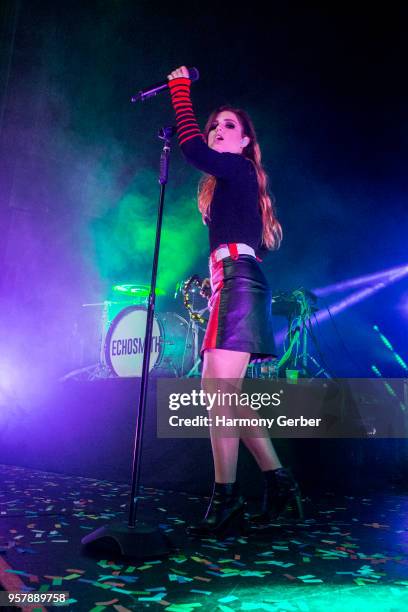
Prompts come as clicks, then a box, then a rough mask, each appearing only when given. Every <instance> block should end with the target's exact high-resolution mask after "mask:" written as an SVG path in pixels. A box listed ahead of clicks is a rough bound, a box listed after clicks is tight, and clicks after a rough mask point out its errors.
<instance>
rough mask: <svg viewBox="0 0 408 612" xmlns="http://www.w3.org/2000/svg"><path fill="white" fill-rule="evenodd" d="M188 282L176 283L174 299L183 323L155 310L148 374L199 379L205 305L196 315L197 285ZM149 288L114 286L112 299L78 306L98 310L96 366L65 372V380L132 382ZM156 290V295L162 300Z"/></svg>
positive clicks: (139, 370) (139, 359) (138, 360)
mask: <svg viewBox="0 0 408 612" xmlns="http://www.w3.org/2000/svg"><path fill="white" fill-rule="evenodd" d="M196 278H197V277H194V282H192V278H189V279H188V280H187V281H182V282H180V283H178V285H177V288H176V293H175V295H174V297H175V298H177V297H178V295H179V293H181V294H182V296H183V302H184V305H185V306H186V308H187V313H188V319H186V318H184V317H183V316H181V315H180V314H178V313H177V312H168V311H167V312H155V315H154V320H153V334H152V347H151V354H150V366H149V370H150V372H151V375H153V376H155V375H156V376H165V377H181V376H186V377H190V376H198V375H199V367H200V355H199V350H200V340H201V336H202V334H203V333H204V331H205V325H206V317H205V313H206V312H207V311H208V307H207V305H205V306H204V307H202V308H201V310H199V311H196V310H195V308H196V304H197V302H200V306H203V304H204V302H205V303H206V300H204V298H199V297H198V296H199V290H200V283H199V282H196ZM149 289H150V288H149V286H148V285H140V284H121V285H114V287H113V298H112V299H110V300H105V301H103V302H95V303H87V304H82V306H83V308H87V309H99V310H101V314H100V322H99V333H98V336H99V351H98V354H99V360H98V363H96V364H92V365H91V366H87V367H84V368H79V369H77V370H74V371H72V372H69V373H68V374H66V375H65V376H64V377H63V378H62V379H61V380H67V379H68V378H78V379H82V378H86V379H87V380H94V379H100V378H116V377H119V378H129V377H130V378H133V377H139V376H141V374H142V364H143V354H144V335H145V328H146V317H147V299H148V296H149ZM165 295H166V293H165V292H164V291H163V290H161V289H156V296H165Z"/></svg>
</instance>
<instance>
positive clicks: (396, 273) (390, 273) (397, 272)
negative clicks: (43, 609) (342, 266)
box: [313, 265, 408, 297]
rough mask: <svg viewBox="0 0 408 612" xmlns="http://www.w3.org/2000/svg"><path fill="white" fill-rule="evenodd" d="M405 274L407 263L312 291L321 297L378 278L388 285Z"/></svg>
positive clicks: (407, 271) (373, 281)
mask: <svg viewBox="0 0 408 612" xmlns="http://www.w3.org/2000/svg"><path fill="white" fill-rule="evenodd" d="M406 274H408V265H405V266H397V267H395V268H390V269H389V270H383V271H381V272H375V273H374V274H366V275H364V276H358V277H357V278H351V279H348V280H345V281H341V282H339V283H335V284H334V285H328V286H327V287H319V288H318V289H313V293H315V294H316V295H317V296H318V297H323V296H325V295H330V294H331V293H339V292H341V291H345V290H346V289H351V288H352V287H361V286H362V285H370V284H371V283H375V282H376V281H377V284H378V282H379V281H380V280H383V281H384V283H385V284H386V285H388V284H389V282H394V280H398V279H399V278H401V277H402V276H405V275H406ZM377 284H376V286H377Z"/></svg>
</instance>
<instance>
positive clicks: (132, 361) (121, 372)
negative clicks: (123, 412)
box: [105, 306, 163, 377]
mask: <svg viewBox="0 0 408 612" xmlns="http://www.w3.org/2000/svg"><path fill="white" fill-rule="evenodd" d="M146 318H147V310H146V309H145V308H142V307H140V306H130V307H129V308H125V309H124V310H122V311H121V312H120V313H119V314H118V315H117V316H116V317H115V319H114V320H113V321H112V324H111V326H110V328H109V331H108V334H107V336H106V344H105V357H106V362H107V364H108V365H109V366H110V367H111V369H112V371H113V372H114V373H115V374H116V375H117V376H120V377H136V376H141V375H142V366H143V354H144V338H145V331H146ZM161 336H162V333H161V327H160V324H159V322H158V320H157V319H156V317H154V318H153V330H152V347H151V353H150V364H149V370H152V368H154V366H155V364H156V363H157V362H158V361H160V358H161V353H162V348H163V345H162V342H161Z"/></svg>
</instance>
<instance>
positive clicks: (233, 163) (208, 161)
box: [169, 77, 251, 179]
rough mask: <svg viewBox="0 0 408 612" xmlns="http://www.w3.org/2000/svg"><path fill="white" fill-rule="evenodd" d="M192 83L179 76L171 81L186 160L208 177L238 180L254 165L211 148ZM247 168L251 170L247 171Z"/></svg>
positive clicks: (232, 154)
mask: <svg viewBox="0 0 408 612" xmlns="http://www.w3.org/2000/svg"><path fill="white" fill-rule="evenodd" d="M190 87H191V80H190V79H187V78H184V77H178V78H176V79H171V80H170V81H169V89H170V94H171V101H172V104H173V108H174V110H175V113H176V122H177V134H178V139H179V144H180V146H181V149H182V151H183V154H184V155H185V157H186V159H187V161H188V162H189V163H190V164H192V165H193V166H195V167H196V168H198V170H202V171H203V172H206V173H207V174H212V175H213V176H217V177H220V178H231V179H234V178H236V176H237V174H240V173H241V172H242V171H243V169H244V166H247V165H249V166H251V162H249V161H248V160H246V159H245V158H244V157H243V156H242V155H238V154H235V153H218V151H213V150H212V149H210V148H209V147H208V146H207V144H206V142H205V138H204V136H203V134H202V133H201V131H200V128H199V127H198V123H197V120H196V118H195V114H194V110H193V104H192V102H191V97H190ZM247 169H248V168H247Z"/></svg>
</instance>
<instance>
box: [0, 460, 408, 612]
mask: <svg viewBox="0 0 408 612" xmlns="http://www.w3.org/2000/svg"><path fill="white" fill-rule="evenodd" d="M0 481H1V482H2V487H1V493H0V526H1V527H0V528H1V531H0V584H1V586H2V588H3V589H4V590H27V589H28V590H34V591H41V592H47V591H49V590H57V591H65V592H67V591H68V592H69V596H70V602H69V605H68V606H65V607H64V609H65V610H73V611H80V612H82V611H84V612H85V611H88V610H90V611H92V612H102V611H103V610H116V611H117V612H126V610H143V609H145V608H146V609H147V608H150V609H151V610H163V609H165V610H166V611H168V612H176V611H184V612H186V611H189V610H191V611H193V610H202V611H207V610H208V611H210V610H214V611H215V610H217V611H218V610H220V611H221V612H232V611H235V610H267V611H276V612H278V611H301V612H307V611H311V612H315V611H318V610H327V609H328V608H329V607H330V608H331V612H333V611H337V610H344V609H347V611H348V612H351V611H352V610H359V612H361V611H362V610H363V609H365V608H366V607H367V608H368V607H369V608H370V609H372V610H376V611H377V610H384V611H385V610H388V611H391V610H402V609H408V521H407V515H408V498H406V497H403V496H397V495H395V496H392V495H386V496H385V495H384V496H379V495H375V496H373V497H357V496H354V497H351V496H344V495H342V496H336V495H334V494H333V493H330V492H328V493H327V494H326V495H320V496H319V497H316V498H313V499H311V500H308V501H307V502H306V512H307V516H306V517H305V520H304V521H303V522H302V523H299V522H298V523H296V522H290V521H283V522H282V523H281V524H280V525H275V526H271V527H269V528H268V529H267V530H263V531H262V532H261V533H260V534H258V535H245V534H241V535H239V536H236V537H231V538H229V539H227V540H224V541H217V540H210V539H207V540H201V541H199V540H191V539H189V538H188V537H187V536H186V534H185V527H186V524H188V523H189V522H190V521H194V520H196V519H198V518H200V517H201V516H202V515H203V512H204V510H205V507H206V503H207V501H208V500H207V499H206V498H201V497H197V496H193V495H191V494H187V493H186V494H183V493H180V492H172V491H164V490H157V489H151V488H144V489H143V496H142V500H141V503H140V514H141V517H142V518H144V519H146V520H147V519H148V520H149V522H150V523H152V524H156V525H160V526H161V527H162V528H163V530H164V531H165V532H166V533H167V535H168V536H169V538H170V540H171V541H172V543H173V545H174V551H173V552H172V553H171V554H170V556H169V557H168V558H165V559H146V560H145V561H143V562H141V561H133V562H132V560H126V561H124V560H117V559H114V558H106V557H105V558H103V559H102V558H94V557H92V556H90V555H88V554H85V553H84V551H82V550H81V545H80V541H81V538H83V537H84V535H86V534H87V533H89V532H91V531H93V530H94V529H96V528H98V527H100V526H102V525H104V524H106V523H109V522H112V521H118V520H119V521H120V520H122V519H124V520H126V518H127V511H126V507H127V499H128V497H127V495H128V486H127V485H124V484H117V483H113V482H108V481H99V480H93V479H90V478H81V477H78V476H65V475H61V474H53V473H47V472H40V471H34V470H29V469H26V468H21V467H15V466H6V465H3V466H0ZM249 509H250V510H254V509H255V506H254V504H253V503H252V502H251V505H250V508H249ZM14 609H16V608H14ZM26 609H28V608H26ZM31 609H37V610H43V609H48V608H38V607H37V608H31Z"/></svg>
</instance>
